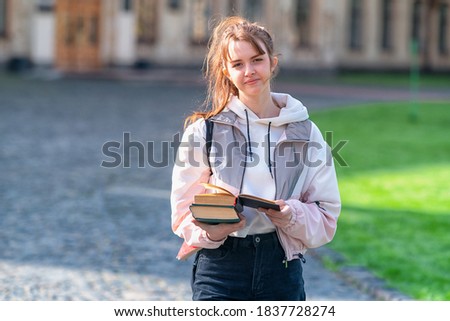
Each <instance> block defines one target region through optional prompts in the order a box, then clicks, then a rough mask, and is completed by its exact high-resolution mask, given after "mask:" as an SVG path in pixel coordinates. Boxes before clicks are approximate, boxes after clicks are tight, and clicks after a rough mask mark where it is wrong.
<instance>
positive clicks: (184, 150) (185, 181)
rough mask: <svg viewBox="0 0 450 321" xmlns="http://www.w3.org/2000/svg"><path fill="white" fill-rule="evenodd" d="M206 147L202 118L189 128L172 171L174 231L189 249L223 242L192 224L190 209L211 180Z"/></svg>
mask: <svg viewBox="0 0 450 321" xmlns="http://www.w3.org/2000/svg"><path fill="white" fill-rule="evenodd" d="M204 146H205V121H204V120H203V119H200V120H198V121H196V122H195V123H193V124H192V125H190V126H188V127H187V128H186V131H185V132H184V134H183V137H182V139H181V142H180V146H179V147H178V151H177V157H176V159H175V164H174V168H173V172H172V192H171V200H170V201H171V209H172V216H171V221H172V231H173V232H174V233H175V234H176V235H178V236H180V237H181V238H183V239H184V242H185V243H186V244H187V245H189V246H195V247H204V248H217V247H219V246H220V245H221V244H222V243H223V241H222V242H213V241H211V240H210V239H209V238H208V237H207V236H206V232H205V231H204V230H202V229H201V228H199V227H197V226H195V225H194V224H193V223H192V220H193V217H192V214H191V212H190V210H189V206H190V205H191V204H192V202H193V200H194V195H195V194H198V193H204V192H205V189H204V187H202V186H201V185H200V183H206V182H208V181H209V178H210V168H209V165H208V162H207V159H206V154H205V153H204Z"/></svg>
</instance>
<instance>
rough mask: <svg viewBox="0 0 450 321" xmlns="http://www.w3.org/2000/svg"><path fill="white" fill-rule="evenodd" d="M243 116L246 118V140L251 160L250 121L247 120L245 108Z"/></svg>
mask: <svg viewBox="0 0 450 321" xmlns="http://www.w3.org/2000/svg"><path fill="white" fill-rule="evenodd" d="M245 117H246V119H247V140H248V146H249V154H250V160H251V161H253V152H252V140H251V139H250V122H249V121H248V111H247V109H246V110H245Z"/></svg>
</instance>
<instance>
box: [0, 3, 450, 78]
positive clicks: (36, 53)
mask: <svg viewBox="0 0 450 321" xmlns="http://www.w3.org/2000/svg"><path fill="white" fill-rule="evenodd" d="M449 5H450V0H221V1H218V0H0V64H4V65H7V66H10V67H11V68H20V66H24V65H27V64H28V63H32V64H33V65H42V66H52V67H56V68H58V69H61V70H72V71H89V70H98V69H102V68H111V67H119V66H120V67H121V66H125V67H141V68H142V67H146V66H149V65H162V66H193V65H195V66H197V65H201V63H202V61H203V57H204V54H205V48H206V43H207V40H208V36H209V32H210V28H209V26H210V25H211V23H212V21H214V20H217V19H218V18H219V17H222V16H226V15H232V14H239V15H243V16H245V17H248V18H249V19H251V20H256V21H259V22H261V23H263V24H264V25H265V26H266V27H267V28H268V29H269V30H270V31H271V32H272V33H273V34H274V35H275V44H276V46H277V49H278V52H279V53H280V54H281V62H282V66H283V67H284V68H287V67H289V68H295V69H315V70H337V69H349V68H351V69H400V70H401V69H407V68H409V66H410V64H411V62H412V61H413V60H414V59H415V58H414V57H415V55H414V54H413V52H414V50H413V48H415V46H414V45H413V44H414V43H417V46H416V47H417V48H418V51H419V58H418V59H419V61H420V64H421V66H422V67H423V68H427V69H429V70H435V71H442V70H447V71H448V70H450V8H449V7H450V6H449Z"/></svg>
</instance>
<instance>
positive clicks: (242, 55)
mask: <svg viewBox="0 0 450 321" xmlns="http://www.w3.org/2000/svg"><path fill="white" fill-rule="evenodd" d="M259 45H260V46H261V48H265V46H264V44H263V43H262V42H259ZM228 53H229V60H227V62H226V66H225V68H224V70H223V71H224V73H225V75H226V76H227V77H228V79H230V81H231V82H232V83H233V84H234V85H235V86H236V88H237V89H238V90H239V97H243V96H245V97H252V96H258V95H261V94H262V93H266V92H270V79H271V77H272V73H273V71H274V69H275V67H276V65H277V63H278V60H277V58H276V57H274V58H273V59H270V57H269V55H268V54H267V50H266V52H265V53H264V54H260V53H259V52H258V50H256V48H254V47H253V45H252V44H251V43H249V42H247V41H240V40H232V41H230V44H229V46H228ZM271 60H272V61H271Z"/></svg>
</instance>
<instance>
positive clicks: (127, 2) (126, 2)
mask: <svg viewBox="0 0 450 321" xmlns="http://www.w3.org/2000/svg"><path fill="white" fill-rule="evenodd" d="M132 2H133V0H122V10H123V11H131V10H132V9H133V8H132Z"/></svg>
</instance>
